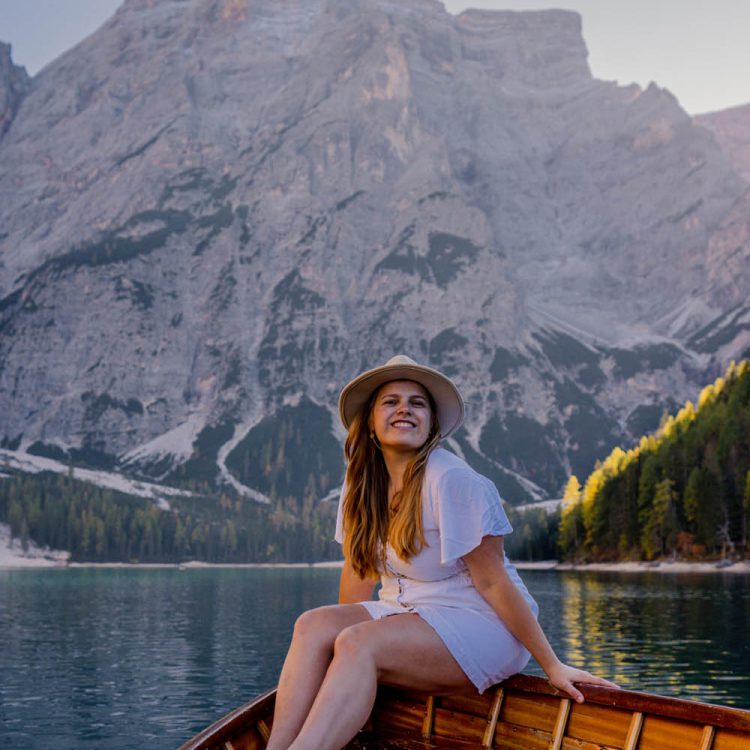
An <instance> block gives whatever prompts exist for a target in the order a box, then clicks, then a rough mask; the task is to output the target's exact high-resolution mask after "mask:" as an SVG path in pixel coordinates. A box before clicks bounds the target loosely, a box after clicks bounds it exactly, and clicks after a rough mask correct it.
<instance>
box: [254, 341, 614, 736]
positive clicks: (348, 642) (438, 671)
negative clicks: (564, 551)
mask: <svg viewBox="0 0 750 750" xmlns="http://www.w3.org/2000/svg"><path fill="white" fill-rule="evenodd" d="M339 413H340V415H341V420H342V422H343V424H344V427H346V428H347V429H348V430H349V433H348V437H347V440H346V446H345V455H346V459H347V472H346V481H345V483H344V488H343V490H342V494H341V500H340V502H339V513H338V521H337V530H336V539H337V541H339V542H341V543H342V544H343V548H344V566H343V569H342V572H341V583H340V592H339V604H338V605H335V606H328V607H320V608H318V609H314V610H310V611H309V612H305V613H304V614H302V615H301V616H300V618H299V619H298V620H297V623H296V625H295V629H294V636H293V638H292V644H291V646H290V648H289V653H288V654H287V658H286V661H285V663H284V667H283V669H282V672H281V677H280V679H279V686H278V693H277V698H276V711H275V714H274V721H273V731H272V733H271V738H270V740H269V743H268V750H327V749H330V750H336V749H337V748H341V747H343V746H344V745H345V744H346V743H347V742H348V741H349V740H350V739H351V738H352V737H353V736H354V735H355V734H356V733H357V732H358V731H359V729H360V728H361V727H362V726H363V725H364V723H365V722H366V720H367V718H368V716H369V714H370V711H371V709H372V706H373V703H374V701H375V693H376V689H377V683H378V681H383V682H388V683H390V684H394V685H398V686H401V687H404V688H411V689H416V690H424V691H428V692H432V693H440V692H458V691H469V690H472V689H477V690H479V691H480V692H482V691H484V690H485V689H486V688H488V687H489V686H490V685H493V684H495V683H497V682H499V681H500V680H502V679H504V678H505V677H508V676H509V675H511V674H514V673H516V672H519V671H520V670H521V669H523V667H524V666H525V665H526V663H527V662H528V660H529V653H531V655H533V656H534V658H535V659H536V660H537V662H538V663H539V665H540V666H541V667H542V669H544V671H545V672H546V673H547V676H548V678H549V681H550V683H551V684H552V685H554V686H555V687H557V688H559V689H560V690H562V691H564V692H566V693H568V694H569V695H570V696H571V697H572V698H574V699H575V700H576V701H579V702H581V701H583V696H582V695H581V693H580V691H579V690H578V689H577V688H576V687H575V685H574V682H588V683H594V684H599V685H606V686H609V687H613V683H611V682H608V681H607V680H603V679H600V678H597V677H594V676H593V675H591V674H589V673H588V672H584V671H582V670H579V669H575V668H573V667H569V666H567V665H565V664H563V663H562V662H561V661H560V660H559V659H558V658H557V657H556V656H555V653H554V652H553V650H552V648H551V647H550V645H549V643H548V641H547V639H546V637H545V636H544V633H543V632H542V630H541V628H540V627H539V625H538V624H537V620H536V614H537V607H536V603H535V602H534V600H533V599H532V598H531V596H530V595H529V593H528V591H527V590H526V587H525V586H524V585H523V583H522V582H521V580H520V578H519V576H518V574H517V573H516V571H515V569H514V568H513V567H512V566H511V565H510V564H509V563H508V561H507V559H506V557H505V554H504V551H503V536H504V535H505V534H507V533H509V532H510V531H511V526H510V524H509V523H508V520H507V518H506V516H505V513H504V511H503V508H502V504H501V501H500V498H499V497H498V495H497V490H496V489H495V486H494V485H493V484H492V483H491V482H490V481H489V480H488V479H486V478H485V477H483V476H481V475H479V474H477V473H476V472H475V471H473V470H472V469H471V468H470V467H469V466H468V465H467V464H466V463H465V462H464V461H462V460H461V459H460V458H458V457H457V456H455V455H453V454H452V453H450V452H448V451H447V450H444V449H442V448H439V447H437V446H438V443H439V441H440V439H441V438H444V437H446V436H447V435H449V434H450V433H451V432H453V431H454V430H455V429H456V428H457V427H458V426H459V425H460V424H461V422H462V421H463V416H464V406H463V400H462V399H461V396H460V394H459V392H458V390H457V389H456V387H455V385H454V384H453V383H452V382H451V381H450V380H449V379H448V378H447V377H445V376H444V375H442V374H441V373H439V372H437V371H436V370H433V369H431V368H429V367H424V366H421V365H418V364H417V363H416V362H414V361H413V360H411V359H409V358H408V357H405V356H403V355H399V356H396V357H393V358H392V359H390V360H389V361H388V362H387V363H386V364H385V365H383V366H382V367H377V368H375V369H373V370H368V371H367V372H364V373H362V374H361V375H360V376H359V377H357V378H355V379H354V380H353V381H351V382H350V383H349V384H348V385H347V386H346V387H345V388H344V389H343V391H342V392H341V396H340V398H339ZM378 578H379V579H380V581H381V584H382V585H381V590H380V596H379V600H378V601H371V597H372V593H373V589H374V586H375V584H376V583H377V581H378ZM392 615H393V616H392ZM395 615H397V616H395Z"/></svg>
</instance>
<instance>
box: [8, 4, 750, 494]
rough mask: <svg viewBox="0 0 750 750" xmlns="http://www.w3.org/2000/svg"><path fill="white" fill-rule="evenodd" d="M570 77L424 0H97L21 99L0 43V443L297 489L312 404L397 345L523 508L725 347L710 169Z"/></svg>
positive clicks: (658, 107) (309, 442) (559, 41)
mask: <svg viewBox="0 0 750 750" xmlns="http://www.w3.org/2000/svg"><path fill="white" fill-rule="evenodd" d="M3 55H5V56H4V57H3ZM586 57H587V52H586V48H585V44H584V42H583V39H582V36H581V25H580V18H579V17H578V16H577V15H576V14H573V13H569V12H564V11H545V12H534V13H511V12H483V11H467V12H465V13H462V14H461V15H459V16H455V17H454V16H451V15H450V14H448V13H446V12H445V11H444V9H443V7H442V5H441V4H440V3H438V2H436V1H434V2H433V0H404V2H399V3H395V2H390V1H387V0H304V1H302V0H294V1H290V2H284V3H279V2H276V0H258V1H256V2H247V1H246V0H188V1H187V2H171V1H170V0H160V1H159V2H142V1H141V0H127V2H125V3H124V4H123V6H122V7H121V8H120V10H119V11H118V12H117V13H116V14H115V15H114V16H113V18H112V19H110V20H109V21H108V22H107V23H106V24H105V25H104V26H103V27H102V28H101V29H99V31H97V32H96V33H95V34H93V35H92V36H90V37H89V38H87V39H86V40H84V41H83V42H82V43H81V44H79V45H78V46H77V47H76V48H74V49H73V50H71V51H69V52H68V53H66V54H65V55H63V56H62V57H61V58H60V59H59V60H57V61H55V62H54V63H52V64H51V65H49V66H47V67H46V68H45V69H44V70H43V71H42V72H41V73H40V74H39V75H38V76H37V77H35V79H34V85H33V86H30V85H29V84H28V79H27V78H23V75H22V74H21V73H20V72H18V71H19V69H18V68H15V67H14V66H12V64H11V63H10V57H9V50H7V54H6V52H5V48H0V65H3V66H4V67H2V73H0V75H2V79H1V80H2V86H3V89H2V90H3V91H4V92H5V94H3V96H5V99H3V100H2V101H3V102H6V104H4V105H3V106H4V107H5V109H2V110H1V111H3V112H5V111H9V112H10V111H12V112H13V113H14V115H13V117H14V118H15V119H14V120H13V126H12V127H11V128H6V130H5V135H4V136H3V137H2V139H1V140H0V407H1V408H0V413H1V414H2V418H1V419H0V443H2V444H3V445H5V446H11V445H12V446H13V447H19V446H20V447H21V448H23V449H27V450H33V451H35V452H40V453H46V454H49V455H55V456H60V455H65V454H67V455H68V456H71V457H74V458H75V459H76V460H80V461H83V462H89V463H95V464H99V465H108V466H120V467H123V468H125V469H126V470H127V471H129V472H135V473H138V472H141V473H145V474H150V475H152V476H159V477H160V478H170V477H171V478H173V479H178V480H184V479H189V478H190V477H191V476H192V477H193V478H197V477H200V480H201V481H222V479H221V477H222V476H224V478H225V479H226V477H227V472H229V474H231V475H232V476H233V477H234V479H235V480H236V481H237V483H240V485H241V484H244V485H246V486H247V487H249V488H251V489H255V490H257V491H259V492H270V491H271V489H273V491H274V492H277V491H282V490H281V489H279V488H287V489H286V490H283V491H289V492H291V491H292V490H291V489H289V488H296V490H295V491H297V490H299V487H300V486H303V487H305V486H310V487H313V488H315V490H314V491H315V492H318V493H326V492H328V491H330V488H331V487H333V486H334V485H335V482H336V481H338V480H339V479H340V477H341V472H342V467H341V464H340V462H339V461H338V459H336V458H335V451H334V450H333V449H332V447H331V446H332V444H333V443H335V440H336V439H339V438H340V437H341V435H340V432H339V431H338V428H337V427H336V426H335V425H336V420H335V401H336V396H337V393H338V389H339V388H340V387H341V385H342V384H343V383H344V382H346V381H347V380H348V379H349V378H350V377H352V376H353V375H354V374H356V373H357V372H358V371H360V370H362V369H364V368H366V367H371V366H373V365H376V364H378V363H380V362H383V361H385V360H386V359H388V358H389V357H390V356H392V355H393V354H394V353H396V352H404V353H407V354H410V355H411V356H413V357H415V358H416V359H419V360H421V361H424V362H427V363H432V364H433V365H434V366H437V367H440V368H442V369H443V370H444V371H445V372H447V373H449V374H450V375H451V376H452V377H454V378H455V379H456V381H457V382H458V383H459V385H460V387H461V389H462V391H463V392H464V393H465V396H466V398H467V401H468V412H469V419H468V421H467V425H466V428H465V429H464V430H462V431H461V432H460V433H459V434H458V435H457V436H456V439H455V441H454V443H453V447H454V449H456V450H459V451H461V452H463V454H464V455H465V456H466V457H467V458H469V459H470V460H471V461H473V462H474V463H475V464H476V465H477V466H478V467H480V468H481V469H482V470H483V471H485V472H487V473H489V474H491V475H492V476H493V477H494V478H495V479H496V480H497V482H498V484H499V485H500V486H501V489H502V491H503V492H504V494H505V495H506V496H507V497H508V498H509V499H510V500H511V501H526V500H529V499H533V498H534V497H538V498H542V497H547V496H555V495H556V494H557V493H558V492H559V490H560V488H561V486H562V484H563V482H564V480H565V477H566V475H567V473H568V472H570V471H575V472H578V473H586V472H587V471H588V470H590V469H591V467H592V466H593V464H594V462H595V460H596V459H598V458H601V457H602V456H603V455H605V454H606V453H607V452H608V451H609V450H610V449H611V447H613V446H614V445H615V444H617V443H620V442H627V441H629V440H630V439H632V438H634V437H635V436H637V435H639V434H640V433H641V432H643V431H645V430H648V429H653V428H654V427H656V425H657V424H658V421H659V418H660V417H661V414H662V413H663V411H665V410H668V409H670V408H673V406H674V405H675V404H676V403H679V402H680V401H682V400H684V399H686V398H690V397H694V396H695V394H696V393H697V391H698V390H699V388H700V387H701V385H702V384H703V383H704V382H705V381H706V380H707V379H709V378H712V377H714V376H715V375H716V374H718V373H719V372H720V371H721V370H723V368H724V367H725V365H726V364H727V363H728V361H729V360H730V359H732V358H737V357H739V356H742V355H743V354H744V355H746V356H747V355H748V354H750V311H748V308H747V302H746V300H747V298H748V292H749V291H750V280H749V279H748V272H747V268H748V263H747V261H748V255H750V241H749V240H748V237H750V232H749V231H748V219H749V217H750V211H749V210H748V205H747V200H748V199H747V182H746V179H744V177H743V173H742V169H738V168H737V166H736V159H734V158H733V157H732V156H731V154H730V153H729V151H728V150H727V148H725V147H724V146H725V143H724V142H723V141H721V139H719V140H718V141H717V139H716V138H715V137H714V135H712V133H711V132H709V130H708V129H707V128H708V122H707V121H703V122H700V124H696V123H695V122H694V121H693V120H692V119H691V118H690V117H689V116H688V115H687V114H686V113H685V112H684V111H683V110H682V109H681V108H680V106H679V104H678V102H677V101H676V100H675V98H674V97H673V96H672V95H671V94H670V93H669V92H667V91H664V90H663V89H659V88H658V87H656V86H651V87H649V88H648V89H646V90H645V91H643V90H641V89H639V88H638V87H635V86H629V87H618V86H616V85H614V84H612V83H608V82H603V81H598V80H596V79H594V78H593V77H592V76H591V73H590V71H589V69H588V65H587V62H586ZM2 60H6V62H5V63H3V62H1V61H2ZM14 71H15V72H14ZM13 76H15V78H14V77H13ZM12 81H16V83H11V82H12ZM14 87H15V88H14ZM11 91H15V92H16V93H15V94H13V96H15V98H13V97H11V96H10V94H9V93H8V92H11ZM21 97H23V106H22V107H21V108H20V109H19V107H18V102H20V101H21ZM11 100H12V101H13V102H15V103H14V104H12V106H11V105H9V104H7V102H10V101H11ZM8 107H10V109H9V108H8ZM4 116H5V115H3V117H4ZM3 121H5V120H3ZM733 132H734V131H733ZM735 141H736V138H735ZM735 141H733V143H734V142H735ZM326 413H327V414H329V415H331V417H332V418H331V420H330V421H329V420H328V419H327V418H326V417H325V414H326ZM311 415H312V416H311ZM295 418H297V419H299V420H300V423H301V427H300V428H299V429H296V428H295V429H292V427H291V425H293V424H294V423H295V422H294V420H295ZM322 433H325V434H322ZM332 441H333V442H332ZM279 456H281V458H279ZM225 459H226V460H225ZM295 462H296V463H297V464H298V465H300V466H301V465H304V466H305V472H308V473H310V475H312V474H315V472H319V473H320V475H321V476H323V475H325V477H326V479H325V481H318V480H314V481H313V480H311V481H310V482H307V481H301V480H300V481H301V485H300V481H298V480H297V479H294V478H293V477H291V475H290V474H289V472H292V471H293V467H294V466H295ZM191 472H192V473H191ZM270 476H273V477H274V478H275V479H274V481H273V483H272V482H270V480H269V477H270ZM306 476H307V474H306ZM271 485H273V486H271ZM269 488H271V489H269ZM312 491H313V490H311V492H312Z"/></svg>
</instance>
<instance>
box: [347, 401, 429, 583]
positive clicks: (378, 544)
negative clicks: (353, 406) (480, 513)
mask: <svg viewBox="0 0 750 750" xmlns="http://www.w3.org/2000/svg"><path fill="white" fill-rule="evenodd" d="M379 390H380V389H379V388H378V389H376V390H375V392H374V393H373V394H372V395H371V396H370V398H369V400H368V401H367V403H366V404H365V406H364V407H363V408H362V410H361V411H360V412H359V413H358V414H356V415H355V417H354V419H353V420H352V422H351V425H350V427H349V434H348V435H347V438H346V443H345V445H344V455H345V457H346V461H347V467H346V480H345V487H346V491H345V494H344V503H343V525H344V557H345V558H346V559H347V560H348V561H349V564H350V565H351V566H352V568H353V570H354V572H355V573H356V574H357V575H358V576H359V577H360V578H362V579H365V578H374V577H375V576H377V575H379V574H380V572H381V571H382V570H383V569H384V568H385V545H386V542H390V544H391V546H392V547H393V549H394V551H395V552H396V554H397V555H398V556H399V557H400V558H401V559H403V560H408V559H409V558H411V557H413V556H414V555H416V554H417V553H418V552H419V551H420V550H421V549H422V547H424V544H425V540H424V531H423V529H422V482H423V480H424V472H425V468H426V466H427V457H428V456H429V455H430V452H431V451H432V449H433V448H434V447H435V446H436V445H437V444H438V442H439V441H440V425H439V424H438V418H437V410H436V408H435V401H434V399H433V398H432V394H430V392H429V391H427V389H425V391H426V392H427V398H428V400H429V402H430V409H431V411H432V426H431V429H430V433H429V437H428V438H427V441H426V442H425V444H424V445H423V446H422V447H421V448H420V449H419V452H418V453H417V455H416V456H415V457H414V458H413V459H412V460H411V461H410V462H409V464H408V465H407V467H406V470H405V472H404V484H403V487H402V488H401V491H400V492H399V493H398V494H397V496H396V497H395V498H394V511H393V513H391V512H390V509H389V507H388V470H387V469H386V465H385V461H384V459H383V454H382V452H381V451H380V448H379V446H378V444H377V442H376V440H377V438H371V437H370V427H369V418H370V412H371V410H372V407H373V404H374V402H375V397H376V396H377V394H378V391H379Z"/></svg>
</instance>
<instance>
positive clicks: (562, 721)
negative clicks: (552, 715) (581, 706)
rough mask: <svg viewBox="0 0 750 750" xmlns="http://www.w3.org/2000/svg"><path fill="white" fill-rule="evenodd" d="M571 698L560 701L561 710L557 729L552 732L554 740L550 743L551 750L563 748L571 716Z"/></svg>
mask: <svg viewBox="0 0 750 750" xmlns="http://www.w3.org/2000/svg"><path fill="white" fill-rule="evenodd" d="M570 703H571V700H570V698H563V699H562V700H561V701H560V708H559V709H558V711H557V718H556V719H555V728H554V729H553V730H552V740H551V741H550V743H549V750H560V748H561V747H562V741H563V737H565V727H566V725H567V723H568V716H570Z"/></svg>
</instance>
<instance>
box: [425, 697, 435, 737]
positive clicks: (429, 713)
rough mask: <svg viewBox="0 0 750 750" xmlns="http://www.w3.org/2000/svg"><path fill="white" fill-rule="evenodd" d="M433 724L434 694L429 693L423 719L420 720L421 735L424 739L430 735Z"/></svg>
mask: <svg viewBox="0 0 750 750" xmlns="http://www.w3.org/2000/svg"><path fill="white" fill-rule="evenodd" d="M434 724H435V696H434V695H431V696H430V697H429V698H427V706H426V710H425V714H424V721H423V722H422V737H424V738H425V739H426V740H428V739H430V737H432V727H433V725H434Z"/></svg>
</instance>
